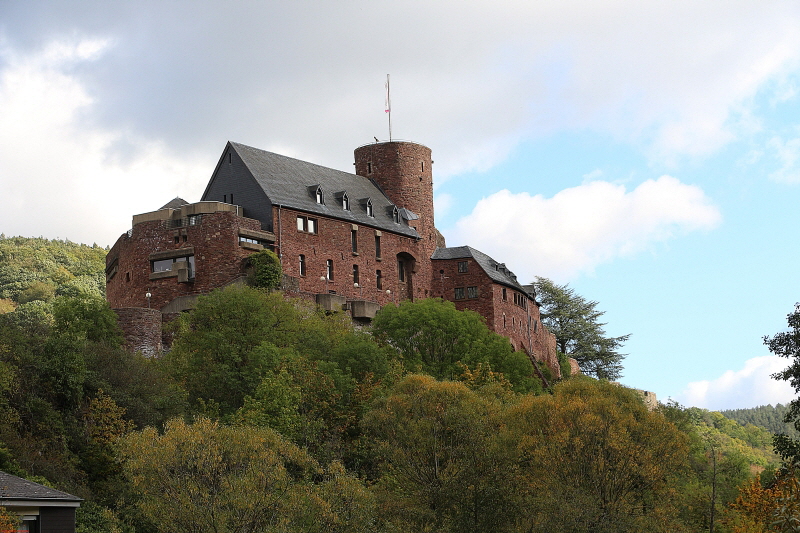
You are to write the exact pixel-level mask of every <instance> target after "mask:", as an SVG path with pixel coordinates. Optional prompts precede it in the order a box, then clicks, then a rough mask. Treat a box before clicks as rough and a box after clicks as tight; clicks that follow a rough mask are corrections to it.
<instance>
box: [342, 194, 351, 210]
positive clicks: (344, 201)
mask: <svg viewBox="0 0 800 533" xmlns="http://www.w3.org/2000/svg"><path fill="white" fill-rule="evenodd" d="M342 209H344V210H345V211H350V199H349V198H348V197H347V195H346V194H345V195H343V196H342Z"/></svg>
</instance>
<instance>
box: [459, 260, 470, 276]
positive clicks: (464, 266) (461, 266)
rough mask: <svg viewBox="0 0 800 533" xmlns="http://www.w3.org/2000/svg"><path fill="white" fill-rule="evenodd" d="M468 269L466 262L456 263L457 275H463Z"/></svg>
mask: <svg viewBox="0 0 800 533" xmlns="http://www.w3.org/2000/svg"><path fill="white" fill-rule="evenodd" d="M468 268H469V265H468V263H467V262H466V261H459V262H458V273H459V274H463V273H465V272H466V271H467V269H468Z"/></svg>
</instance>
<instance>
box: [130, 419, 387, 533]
mask: <svg viewBox="0 0 800 533" xmlns="http://www.w3.org/2000/svg"><path fill="white" fill-rule="evenodd" d="M123 449H124V454H125V457H126V461H125V463H124V464H125V469H126V471H127V472H128V475H129V476H130V479H131V482H132V484H133V487H134V490H135V491H136V493H138V494H139V501H138V503H137V505H138V507H139V509H140V510H141V511H142V513H143V514H144V516H146V517H147V519H149V520H150V521H151V522H152V523H153V524H155V526H156V528H157V530H158V531H164V532H167V531H169V532H172V531H197V532H205V531H208V532H215V531H216V532H222V531H225V532H231V533H238V532H243V533H244V532H247V533H251V532H252V533H256V532H260V531H276V532H285V533H290V532H295V531H297V532H300V531H303V532H320V533H322V532H323V531H334V532H342V533H346V532H360V531H365V530H370V529H365V528H370V526H371V522H372V519H373V516H372V511H371V509H372V498H371V496H370V495H369V493H368V492H367V491H366V490H365V489H364V488H363V486H361V484H360V483H359V482H358V481H357V480H356V479H355V478H352V477H350V476H348V475H347V474H346V473H344V472H343V471H342V469H341V467H340V466H335V465H332V467H331V468H329V469H328V470H327V472H326V471H323V470H322V469H320V468H319V466H318V465H317V464H316V462H315V461H314V460H313V459H312V458H311V457H310V456H309V455H308V454H307V453H305V452H304V451H303V450H301V449H300V448H298V447H297V446H295V445H293V444H291V443H289V442H288V441H286V440H284V439H283V438H282V437H281V436H280V435H278V434H277V433H275V432H274V431H272V430H270V429H266V428H254V427H229V426H224V425H221V424H219V423H218V422H212V421H211V420H209V419H206V418H200V419H198V420H196V421H195V422H194V423H193V424H187V423H185V422H184V421H183V420H180V419H173V420H171V421H169V422H168V423H167V426H166V430H165V431H164V434H163V435H159V434H158V432H157V431H156V430H154V429H152V428H147V429H145V430H143V431H141V432H135V433H132V434H130V435H128V436H127V437H125V438H124V439H123ZM312 476H314V477H315V478H319V479H320V480H321V483H319V484H314V482H313V481H314V480H313V479H312ZM348 518H349V519H351V520H352V522H349V521H348V520H347V519H348Z"/></svg>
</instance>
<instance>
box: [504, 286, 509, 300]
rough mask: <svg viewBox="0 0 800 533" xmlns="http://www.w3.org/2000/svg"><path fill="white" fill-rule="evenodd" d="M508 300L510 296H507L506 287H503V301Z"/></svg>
mask: <svg viewBox="0 0 800 533" xmlns="http://www.w3.org/2000/svg"><path fill="white" fill-rule="evenodd" d="M507 300H508V297H507V296H506V288H505V287H503V301H504V302H505V301H507Z"/></svg>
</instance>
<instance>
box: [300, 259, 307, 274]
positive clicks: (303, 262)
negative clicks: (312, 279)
mask: <svg viewBox="0 0 800 533" xmlns="http://www.w3.org/2000/svg"><path fill="white" fill-rule="evenodd" d="M300 275H301V276H305V275H306V256H304V255H303V254H300Z"/></svg>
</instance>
